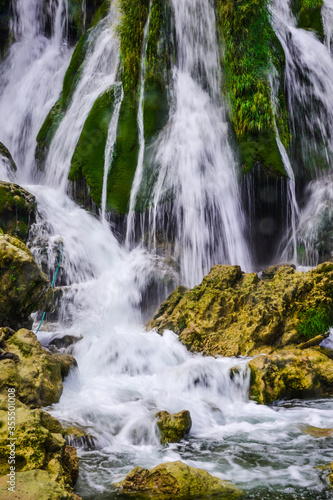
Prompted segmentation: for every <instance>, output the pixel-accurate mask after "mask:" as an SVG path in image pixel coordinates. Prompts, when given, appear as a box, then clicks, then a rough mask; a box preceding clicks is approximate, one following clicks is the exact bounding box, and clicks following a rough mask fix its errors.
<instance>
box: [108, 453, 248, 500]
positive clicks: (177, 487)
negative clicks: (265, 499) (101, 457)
mask: <svg viewBox="0 0 333 500" xmlns="http://www.w3.org/2000/svg"><path fill="white" fill-rule="evenodd" d="M115 486H116V487H117V488H118V489H119V490H120V492H122V493H127V494H128V493H133V494H135V496H136V497H137V496H141V497H143V498H158V499H163V498H164V499H173V498H186V499H191V498H193V499H194V498H206V497H207V498H210V497H214V496H216V497H218V498H227V499H228V500H232V499H234V498H239V497H241V496H242V492H241V491H240V490H238V489H237V488H236V487H235V486H234V485H233V484H231V483H229V482H227V481H223V480H222V479H219V478H217V477H214V476H211V475H210V474H209V473H208V472H207V471H205V470H203V469H196V468H194V467H190V466H188V465H186V464H184V463H183V462H180V461H177V462H167V463H164V464H160V465H158V466H157V467H154V468H153V469H151V470H148V469H142V468H141V467H135V468H134V469H133V470H132V471H131V472H130V473H129V474H128V475H127V476H126V478H125V479H124V481H122V482H121V483H118V484H116V485H115Z"/></svg>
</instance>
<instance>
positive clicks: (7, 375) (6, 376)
mask: <svg viewBox="0 0 333 500" xmlns="http://www.w3.org/2000/svg"><path fill="white" fill-rule="evenodd" d="M0 348H1V349H2V355H1V357H0V392H4V391H5V390H6V389H7V387H14V388H15V389H16V396H17V397H18V398H19V399H20V400H21V401H22V402H23V403H25V404H27V405H29V406H32V407H41V406H46V405H50V404H52V403H56V402H57V401H59V398H60V396H61V393H62V369H63V368H62V360H61V359H60V358H58V357H56V356H54V355H52V354H50V353H49V352H47V351H45V349H43V348H42V346H41V344H40V343H39V342H38V340H37V338H36V335H35V334H34V333H33V332H31V331H29V330H25V329H21V330H19V331H17V332H16V333H15V332H14V331H13V330H10V329H9V328H2V329H0ZM9 354H10V356H9Z"/></svg>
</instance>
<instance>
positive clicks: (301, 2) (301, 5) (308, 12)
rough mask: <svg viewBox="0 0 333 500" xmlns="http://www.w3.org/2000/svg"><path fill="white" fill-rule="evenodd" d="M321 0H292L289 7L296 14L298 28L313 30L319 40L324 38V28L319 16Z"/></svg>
mask: <svg viewBox="0 0 333 500" xmlns="http://www.w3.org/2000/svg"><path fill="white" fill-rule="evenodd" d="M322 6H323V0H292V1H291V9H292V12H293V14H294V15H295V16H297V21H298V22H297V26H298V28H303V29H306V30H311V31H315V32H316V34H317V36H318V37H319V38H320V40H323V39H324V28H323V21H322V17H321V8H322Z"/></svg>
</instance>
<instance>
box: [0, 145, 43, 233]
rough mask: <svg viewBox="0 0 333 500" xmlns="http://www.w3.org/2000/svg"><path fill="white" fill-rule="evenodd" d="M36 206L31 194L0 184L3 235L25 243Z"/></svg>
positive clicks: (6, 183) (9, 185)
mask: <svg viewBox="0 0 333 500" xmlns="http://www.w3.org/2000/svg"><path fill="white" fill-rule="evenodd" d="M0 146H1V144H0ZM0 152H1V149H0ZM10 158H11V157H10ZM0 159H1V161H2V163H3V162H4V161H7V162H8V163H9V164H10V159H8V158H5V157H3V156H1V155H0ZM8 168H9V167H8ZM36 206H37V205H36V199H35V197H34V196H33V195H32V194H31V193H29V192H28V191H26V190H25V189H23V188H22V187H20V186H18V185H17V184H12V183H10V182H0V227H1V229H2V230H3V231H4V232H5V233H8V234H10V235H11V236H17V237H18V238H20V239H21V240H22V241H24V242H25V241H27V238H28V233H29V229H30V226H31V224H33V223H34V222H35V216H36Z"/></svg>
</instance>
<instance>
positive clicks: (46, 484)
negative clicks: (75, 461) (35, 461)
mask: <svg viewBox="0 0 333 500" xmlns="http://www.w3.org/2000/svg"><path fill="white" fill-rule="evenodd" d="M7 480H8V476H4V477H1V478H0V497H1V499H2V500H81V499H80V498H79V497H78V496H77V495H75V494H74V493H72V492H70V491H67V490H66V489H65V488H63V487H62V486H60V485H58V484H57V483H55V482H54V481H52V480H51V479H50V476H49V474H48V473H47V471H45V470H39V469H36V470H30V471H26V472H18V473H16V474H15V482H16V485H15V492H12V491H8V484H7Z"/></svg>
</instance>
